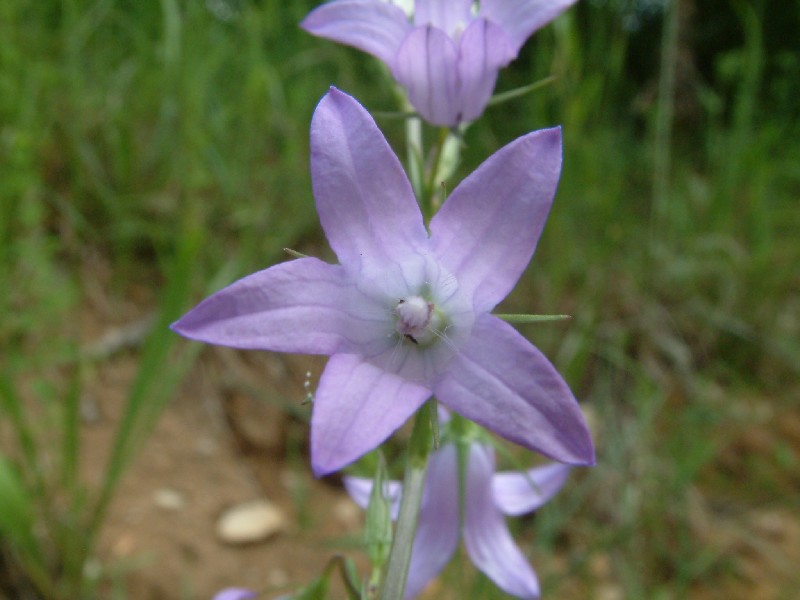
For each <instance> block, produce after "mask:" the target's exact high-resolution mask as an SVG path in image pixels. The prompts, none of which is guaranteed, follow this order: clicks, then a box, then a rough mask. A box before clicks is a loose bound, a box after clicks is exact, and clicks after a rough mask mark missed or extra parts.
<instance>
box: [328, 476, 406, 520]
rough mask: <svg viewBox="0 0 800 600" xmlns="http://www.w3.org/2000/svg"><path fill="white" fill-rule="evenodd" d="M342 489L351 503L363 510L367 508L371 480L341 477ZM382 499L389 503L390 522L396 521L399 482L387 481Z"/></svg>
mask: <svg viewBox="0 0 800 600" xmlns="http://www.w3.org/2000/svg"><path fill="white" fill-rule="evenodd" d="M342 482H343V483H344V489H346V490H347V493H348V494H350V497H351V498H352V499H353V502H355V503H356V504H358V505H359V506H360V507H361V508H363V509H364V510H367V507H368V506H369V497H370V494H372V482H373V480H372V479H369V478H368V477H343V478H342ZM383 493H384V497H385V498H386V499H387V500H388V501H389V511H390V513H391V515H392V521H396V520H397V515H398V513H399V512H400V496H401V495H402V493H403V484H402V483H400V482H399V481H387V482H386V483H384V489H383Z"/></svg>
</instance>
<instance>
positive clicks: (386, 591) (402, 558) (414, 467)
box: [382, 402, 435, 600]
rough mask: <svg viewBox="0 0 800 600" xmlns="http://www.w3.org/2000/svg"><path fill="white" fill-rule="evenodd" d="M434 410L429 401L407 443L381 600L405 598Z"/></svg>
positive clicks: (420, 413) (418, 416) (416, 421)
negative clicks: (398, 501) (392, 538)
mask: <svg viewBox="0 0 800 600" xmlns="http://www.w3.org/2000/svg"><path fill="white" fill-rule="evenodd" d="M431 410H435V407H434V405H433V403H432V402H428V403H426V404H425V405H424V406H423V407H422V408H421V409H420V410H419V411H418V412H417V416H416V418H415V420H414V430H413V432H412V433H411V440H410V442H409V446H408V462H407V464H406V474H405V478H404V479H403V496H402V498H401V499H400V512H399V515H398V517H397V526H396V528H395V532H394V541H393V543H392V552H391V554H390V555H389V566H388V569H387V573H386V584H385V585H384V588H383V596H382V600H403V598H404V597H405V591H406V580H407V579H408V566H409V564H410V562H411V547H412V545H413V543H414V533H415V532H416V530H417V518H418V517H419V507H420V504H421V502H422V492H423V489H424V485H425V473H426V471H427V469H428V456H429V455H430V452H431V448H432V443H431V442H432V439H433V438H432V431H431V416H430V413H431Z"/></svg>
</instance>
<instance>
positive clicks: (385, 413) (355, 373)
mask: <svg viewBox="0 0 800 600" xmlns="http://www.w3.org/2000/svg"><path fill="white" fill-rule="evenodd" d="M430 395H431V392H430V390H429V389H427V388H425V387H423V386H421V385H417V384H414V383H410V382H408V381H405V380H404V379H402V378H401V377H398V376H397V375H394V374H393V373H387V372H386V371H384V370H382V369H379V368H378V367H375V366H373V365H371V364H369V363H366V362H363V360H362V359H361V358H360V357H358V356H355V355H352V354H336V355H334V356H332V357H331V359H330V360H329V361H328V364H327V365H326V366H325V370H324V371H323V372H322V377H320V381H319V387H318V388H317V392H316V394H315V395H314V408H313V412H312V415H311V466H312V469H313V470H314V473H315V474H316V475H317V476H318V477H320V476H322V475H327V474H328V473H332V472H333V471H336V470H338V469H341V468H342V467H344V466H346V465H348V464H350V463H351V462H353V461H354V460H356V459H357V458H359V457H360V456H362V455H363V454H365V453H367V452H369V451H370V450H372V449H374V448H375V447H377V446H378V445H379V444H381V443H382V442H383V441H384V440H386V438H388V437H389V436H390V435H391V434H392V433H394V431H395V430H396V429H397V428H398V427H400V426H401V425H402V424H403V423H404V422H405V421H406V419H408V417H409V416H411V415H412V414H413V413H414V412H415V411H416V410H417V409H418V408H419V407H420V406H422V403H423V402H425V400H427V399H428V398H429V397H430Z"/></svg>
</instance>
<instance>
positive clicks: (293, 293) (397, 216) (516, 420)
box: [173, 89, 594, 475]
mask: <svg viewBox="0 0 800 600" xmlns="http://www.w3.org/2000/svg"><path fill="white" fill-rule="evenodd" d="M560 169H561V132H560V130H559V129H548V130H543V131H536V132H533V133H530V134H528V135H525V136H522V137H521V138H518V139H517V140H516V141H514V142H512V143H510V144H508V145H507V146H505V147H504V148H502V149H501V150H499V151H498V152H496V153H495V154H494V155H493V156H491V157H490V158H489V159H488V160H487V161H486V162H484V163H483V164H482V165H481V166H480V167H479V168H478V169H477V170H476V171H475V172H474V173H472V174H471V175H470V176H469V177H467V178H466V179H465V180H464V181H462V182H461V184H460V185H458V186H457V187H456V189H455V190H454V191H453V193H452V194H451V195H450V197H449V198H448V199H447V200H446V201H445V203H444V205H443V206H442V208H441V210H439V212H438V213H437V214H436V215H435V216H434V217H433V219H432V220H431V222H430V226H429V229H430V231H428V229H426V227H425V224H424V222H423V218H422V214H421V213H420V209H419V206H418V204H417V202H416V200H415V197H414V193H413V191H412V189H411V184H410V183H409V181H408V178H407V177H406V175H405V173H404V171H403V168H402V166H401V165H400V161H399V160H398V159H397V157H396V156H395V154H394V153H393V152H392V150H391V148H390V147H389V145H388V143H387V142H386V140H385V139H384V137H383V135H382V134H381V132H380V130H379V129H378V127H377V126H376V125H375V122H374V121H373V120H372V117H371V116H370V115H369V113H367V111H366V110H365V109H364V108H363V107H362V106H361V105H360V104H359V103H358V102H357V101H356V100H354V99H353V98H351V97H350V96H348V95H346V94H344V93H342V92H340V91H339V90H336V89H332V90H331V91H330V92H329V93H328V94H326V96H325V97H324V98H323V99H322V101H321V102H320V103H319V106H318V107H317V109H316V111H315V113H314V117H313V119H312V123H311V176H312V184H313V191H314V196H315V199H316V205H317V211H318V213H319V217H320V221H321V222H322V228H323V229H324V231H325V234H326V236H327V238H328V241H329V242H330V245H331V247H332V248H333V251H334V252H335V253H336V256H337V257H338V259H339V262H340V264H337V265H332V264H329V263H326V262H323V261H321V260H319V259H316V258H310V257H309V258H299V259H296V260H290V261H288V262H284V263H281V264H278V265H275V266H273V267H271V268H269V269H266V270H263V271H259V272H257V273H254V274H252V275H250V276H248V277H245V278H244V279H241V280H239V281H237V282H235V283H233V284H231V285H230V286H228V287H227V288H225V289H223V290H221V291H219V292H217V293H216V294H214V295H212V296H211V297H209V298H207V299H206V300H204V301H203V302H201V303H200V304H199V305H198V306H197V307H195V308H194V309H193V310H192V311H190V312H189V313H188V314H186V315H185V316H184V317H183V318H181V319H180V320H179V321H178V322H177V323H175V324H173V328H174V330H175V331H177V332H178V333H180V334H182V335H184V336H186V337H189V338H192V339H195V340H200V341H204V342H209V343H213V344H221V345H224V346H232V347H235V348H248V349H262V350H273V351H278V352H297V353H306V354H327V355H330V356H331V358H330V360H329V361H328V363H327V365H326V366H325V369H324V371H323V373H322V376H321V377H320V381H319V386H318V388H317V391H316V394H315V396H314V402H313V412H312V416H311V464H312V467H313V469H314V472H315V473H316V474H317V475H324V474H326V473H330V472H332V471H336V470H338V469H340V468H342V467H343V466H345V465H347V464H349V463H350V462H352V461H354V460H356V459H357V458H359V457H360V456H361V455H362V454H364V453H366V452H368V451H370V450H372V449H373V448H375V447H376V446H378V445H379V444H381V443H382V442H383V441H384V440H386V438H387V437H389V435H391V434H392V433H393V432H394V431H395V430H396V429H397V428H398V427H400V426H401V425H402V424H403V423H404V422H405V421H406V419H408V417H409V416H410V415H412V414H413V413H414V412H416V410H417V409H418V408H419V407H420V406H421V405H422V403H423V402H425V401H426V400H427V399H428V398H430V397H431V395H432V394H434V395H435V396H436V397H437V398H438V399H439V401H440V402H441V403H442V404H444V405H445V406H447V407H449V408H451V409H452V410H454V411H456V412H457V413H460V414H461V415H463V416H464V417H466V418H467V419H470V420H472V421H474V422H476V423H478V424H480V425H483V426H484V427H486V428H487V429H490V430H492V431H494V432H496V433H497V434H499V435H501V436H503V437H505V438H506V439H508V440H511V441H513V442H516V443H518V444H521V445H523V446H525V447H527V448H530V449H532V450H536V451H538V452H540V453H542V454H544V455H545V456H548V457H550V458H553V459H554V460H557V461H560V462H565V463H572V464H591V463H593V462H594V448H593V445H592V440H591V437H590V434H589V430H588V428H587V426H586V423H585V421H584V419H583V415H582V414H581V411H580V407H579V406H578V403H577V402H576V401H575V398H574V397H573V395H572V393H571V392H570V390H569V387H568V386H567V384H566V383H565V382H564V380H563V379H562V378H561V376H560V375H559V374H558V372H557V371H556V370H555V368H554V367H553V366H552V364H551V363H550V362H549V361H548V360H547V358H545V356H544V355H543V354H542V353H541V352H539V350H537V349H536V348H535V347H534V346H533V345H532V344H531V343H530V342H528V341H527V340H526V339H525V338H524V337H522V336H521V335H520V334H519V333H517V331H516V330H514V328H513V327H511V326H510V325H508V324H507V323H506V322H504V321H502V320H501V319H499V318H498V317H495V316H493V315H491V314H490V311H491V310H492V309H493V308H494V307H495V305H497V303H498V302H500V300H502V299H503V298H504V297H505V296H506V295H507V294H508V292H510V291H511V289H512V288H513V287H514V285H515V283H516V282H517V280H518V279H519V277H520V275H521V274H522V272H523V270H524V269H525V267H526V265H527V264H528V262H529V261H530V259H531V256H532V255H533V251H534V249H535V247H536V242H537V240H538V239H539V235H540V233H541V231H542V228H543V227H544V223H545V219H546V218H547V213H548V211H549V209H550V205H551V203H552V200H553V196H554V194H555V191H556V185H557V183H558V178H559V174H560Z"/></svg>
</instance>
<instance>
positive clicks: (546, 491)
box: [492, 463, 571, 516]
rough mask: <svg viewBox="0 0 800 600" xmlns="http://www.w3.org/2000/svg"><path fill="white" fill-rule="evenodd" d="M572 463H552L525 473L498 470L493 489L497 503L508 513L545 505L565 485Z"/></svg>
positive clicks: (527, 511) (493, 481)
mask: <svg viewBox="0 0 800 600" xmlns="http://www.w3.org/2000/svg"><path fill="white" fill-rule="evenodd" d="M570 470H571V467H570V466H569V465H562V464H559V463H552V464H549V465H544V466H541V467H536V468H534V469H530V470H528V471H527V472H525V473H516V472H508V473H496V474H495V476H494V477H492V493H493V494H494V501H495V504H496V505H497V507H498V508H499V509H500V510H501V511H503V512H504V513H505V514H507V515H512V516H517V515H524V514H526V513H529V512H533V511H534V510H536V509H538V508H539V507H541V506H542V505H543V504H545V503H546V502H548V501H549V500H550V499H551V498H552V497H553V496H555V495H556V494H557V493H558V491H559V490H560V489H561V488H562V486H563V485H564V483H566V481H567V477H569V472H570Z"/></svg>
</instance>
